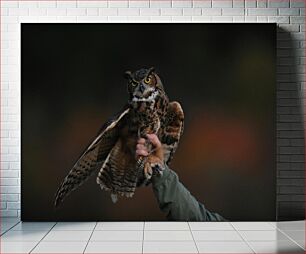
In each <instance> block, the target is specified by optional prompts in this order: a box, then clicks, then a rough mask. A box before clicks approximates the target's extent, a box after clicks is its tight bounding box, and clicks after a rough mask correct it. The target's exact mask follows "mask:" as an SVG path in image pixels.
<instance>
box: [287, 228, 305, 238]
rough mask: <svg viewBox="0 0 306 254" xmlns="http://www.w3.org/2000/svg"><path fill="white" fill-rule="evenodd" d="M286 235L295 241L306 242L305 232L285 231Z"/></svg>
mask: <svg viewBox="0 0 306 254" xmlns="http://www.w3.org/2000/svg"><path fill="white" fill-rule="evenodd" d="M282 232H284V233H285V235H288V236H289V237H290V238H292V239H293V240H305V231H304V230H283V231H282Z"/></svg>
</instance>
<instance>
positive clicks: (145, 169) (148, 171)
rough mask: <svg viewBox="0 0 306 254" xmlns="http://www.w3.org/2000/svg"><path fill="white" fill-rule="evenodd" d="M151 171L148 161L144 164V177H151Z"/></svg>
mask: <svg viewBox="0 0 306 254" xmlns="http://www.w3.org/2000/svg"><path fill="white" fill-rule="evenodd" d="M152 174H153V171H152V168H151V166H150V164H149V163H147V164H146V165H145V168H144V175H145V178H146V179H150V178H151V177H152Z"/></svg>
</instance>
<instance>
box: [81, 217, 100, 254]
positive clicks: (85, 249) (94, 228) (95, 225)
mask: <svg viewBox="0 0 306 254" xmlns="http://www.w3.org/2000/svg"><path fill="white" fill-rule="evenodd" d="M97 225H98V222H97V221H96V224H95V226H94V228H93V230H92V232H91V234H90V236H89V239H88V241H87V243H86V246H85V248H84V251H83V253H85V251H86V248H87V246H88V244H89V241H90V239H91V237H92V234H93V233H94V231H95V229H96V227H97Z"/></svg>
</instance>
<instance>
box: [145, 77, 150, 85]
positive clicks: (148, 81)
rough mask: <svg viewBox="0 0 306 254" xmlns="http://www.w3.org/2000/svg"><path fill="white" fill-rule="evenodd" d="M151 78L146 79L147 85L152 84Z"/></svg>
mask: <svg viewBox="0 0 306 254" xmlns="http://www.w3.org/2000/svg"><path fill="white" fill-rule="evenodd" d="M151 80H152V79H151V77H146V78H145V80H144V82H145V83H146V84H150V83H151Z"/></svg>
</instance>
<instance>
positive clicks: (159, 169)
mask: <svg viewBox="0 0 306 254" xmlns="http://www.w3.org/2000/svg"><path fill="white" fill-rule="evenodd" d="M151 168H152V170H153V174H157V175H159V176H162V175H163V171H164V168H163V166H162V165H161V164H160V163H151Z"/></svg>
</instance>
